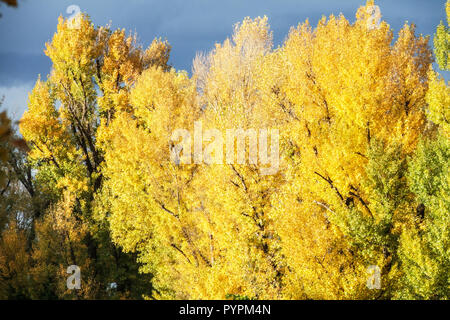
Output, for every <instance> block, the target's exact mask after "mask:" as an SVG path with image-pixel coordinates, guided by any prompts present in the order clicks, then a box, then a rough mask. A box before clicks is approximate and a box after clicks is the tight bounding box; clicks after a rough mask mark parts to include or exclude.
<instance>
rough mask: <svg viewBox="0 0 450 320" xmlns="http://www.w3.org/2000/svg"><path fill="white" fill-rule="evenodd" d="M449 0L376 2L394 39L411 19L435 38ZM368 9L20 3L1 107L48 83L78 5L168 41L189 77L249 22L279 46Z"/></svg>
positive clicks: (5, 51) (18, 107)
mask: <svg viewBox="0 0 450 320" xmlns="http://www.w3.org/2000/svg"><path fill="white" fill-rule="evenodd" d="M445 1H446V0H395V1H393V0H376V1H375V3H376V4H377V5H379V6H380V8H381V13H382V15H383V19H384V20H386V21H387V22H388V23H389V24H390V25H391V27H392V28H393V29H394V32H395V33H397V32H398V31H399V30H400V28H401V27H402V25H403V24H404V23H405V21H409V22H413V23H415V24H416V25H417V31H418V33H423V34H429V35H433V33H434V30H435V28H436V26H437V25H438V24H439V21H440V20H445V9H444V7H445ZM363 4H365V0H340V1H336V0H227V1H225V0H222V1H218V0H165V1H155V0H127V1H124V0H121V1H119V0H69V1H66V0H19V7H18V8H8V7H5V6H4V5H2V6H1V7H0V12H1V13H2V15H3V16H2V17H1V18H0V43H1V46H0V97H1V96H2V95H5V102H4V106H6V107H7V109H8V112H9V114H10V115H11V116H12V117H13V118H15V119H19V118H20V116H21V115H22V113H23V111H24V110H25V108H26V101H27V94H28V92H29V91H30V90H31V88H32V86H33V84H34V82H35V81H36V79H37V76H38V74H41V75H42V78H43V79H45V78H46V75H47V74H48V72H49V70H50V60H49V59H48V58H47V57H46V56H45V55H44V54H43V49H44V45H45V42H47V41H49V40H50V39H51V38H52V36H53V34H54V32H55V31H56V24H57V18H58V16H59V15H63V16H65V17H69V16H70V14H68V13H67V12H66V10H67V8H68V7H69V6H70V5H77V6H79V7H80V9H81V11H83V12H86V13H88V14H89V15H90V16H91V18H92V20H93V22H94V23H95V24H96V25H105V24H107V23H108V22H110V21H111V22H112V27H113V28H119V27H120V28H125V29H126V30H130V31H136V32H137V33H138V36H139V38H140V41H141V43H142V44H143V45H144V46H147V45H148V44H150V42H151V41H152V40H153V38H155V37H162V38H167V40H168V41H169V42H170V44H171V45H172V54H171V59H170V63H171V64H172V65H173V66H174V67H175V68H177V69H185V70H188V71H190V70H191V62H192V59H193V58H194V56H195V53H196V52H197V51H206V50H210V49H212V48H213V47H214V43H216V42H222V41H223V40H225V39H226V38H227V37H228V36H230V35H231V32H232V26H233V24H235V23H236V22H239V21H241V20H242V19H243V18H244V17H246V16H250V17H257V16H263V15H267V16H268V18H269V23H270V25H271V28H272V30H273V33H274V41H275V45H276V46H277V45H279V44H281V43H282V41H283V40H284V38H285V37H286V35H287V33H288V31H289V28H290V27H291V26H296V25H297V24H298V23H300V22H303V21H304V20H305V19H306V18H309V19H310V22H311V24H312V25H315V24H316V23H317V21H318V20H319V19H320V17H321V16H322V15H330V14H332V13H333V14H336V15H337V14H339V13H341V12H342V13H343V14H344V15H345V16H346V17H347V19H349V20H350V21H354V19H355V13H356V10H357V8H358V7H359V6H360V5H363ZM446 78H447V79H449V77H448V73H447V75H446Z"/></svg>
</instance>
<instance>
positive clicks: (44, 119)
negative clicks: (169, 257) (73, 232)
mask: <svg viewBox="0 0 450 320" xmlns="http://www.w3.org/2000/svg"><path fill="white" fill-rule="evenodd" d="M76 19H77V21H76V22H77V23H79V25H78V26H74V25H72V24H69V23H68V21H66V20H64V19H63V18H60V19H59V23H58V28H57V32H56V33H55V35H54V37H53V39H52V41H51V42H50V43H48V44H47V46H46V51H45V53H46V54H47V56H49V58H50V59H51V60H52V62H53V69H52V74H51V75H50V77H49V78H48V80H47V81H45V82H44V81H42V80H40V79H38V80H37V82H36V85H35V87H34V89H33V91H32V93H31V94H30V97H29V104H28V110H27V111H26V112H25V114H24V116H23V118H22V119H21V121H20V131H21V133H22V135H23V137H24V139H25V140H26V141H27V143H28V145H29V147H30V152H29V159H30V162H31V164H32V166H33V168H34V169H36V170H37V173H36V181H37V183H38V184H39V185H40V186H42V188H43V189H44V191H45V193H46V194H49V195H50V199H51V204H53V205H55V206H58V203H61V201H62V200H63V198H64V194H65V193H67V192H69V193H70V195H71V197H72V198H73V199H72V198H71V199H72V200H71V210H65V209H64V210H65V212H66V213H67V214H69V215H73V218H74V219H76V220H77V221H78V223H81V224H82V226H83V227H86V231H85V232H84V233H83V234H84V238H83V239H82V240H81V242H82V243H84V244H86V246H85V247H83V248H84V249H85V250H87V254H88V256H89V259H90V261H91V263H93V264H94V266H93V268H94V270H95V273H94V274H95V281H96V283H98V284H100V285H101V288H100V290H99V291H97V292H95V293H93V294H94V295H93V296H90V297H91V298H94V297H104V296H106V297H107V296H108V295H109V293H108V292H106V288H107V287H108V286H109V283H111V282H117V285H118V291H119V293H120V292H121V294H123V295H124V296H126V295H128V294H131V296H133V297H140V295H141V293H142V292H132V291H133V290H132V288H133V287H135V286H136V288H138V287H139V288H141V289H142V288H144V287H143V286H141V285H140V284H139V283H140V281H148V279H147V277H139V276H138V274H137V268H138V267H137V265H136V262H133V258H132V256H129V255H126V254H124V253H123V252H122V251H121V250H120V248H118V247H116V246H115V245H113V244H112V243H111V240H110V237H109V231H108V226H107V223H105V222H102V221H96V220H95V219H94V208H95V207H96V202H95V195H96V194H97V192H99V190H100V189H101V185H102V179H103V175H102V172H101V165H102V163H103V157H104V155H103V150H102V146H101V144H100V143H99V142H98V139H97V136H98V134H99V133H100V132H101V131H102V130H106V127H107V126H108V125H109V123H110V121H111V120H112V119H113V118H114V115H115V113H116V112H117V111H122V110H125V109H126V108H127V106H128V102H127V99H128V92H129V90H130V88H131V86H132V84H133V83H134V80H135V79H136V77H137V76H138V75H139V74H140V73H141V72H142V71H143V70H144V69H146V68H148V67H149V66H151V65H161V66H162V67H163V68H166V69H167V68H168V66H167V61H168V55H169V51H170V47H169V46H168V44H167V43H166V42H162V41H160V40H155V41H154V42H153V43H152V45H151V46H150V47H149V48H148V49H147V50H145V51H144V50H143V49H142V48H141V47H140V46H139V45H138V44H137V43H136V37H135V36H126V35H125V31H124V30H116V31H111V30H110V29H108V28H104V27H100V28H96V27H94V25H93V24H92V23H91V21H90V19H89V18H88V17H87V16H86V15H79V16H78V17H77V18H76ZM97 88H98V90H97ZM58 106H59V108H58ZM54 210H59V209H58V208H56V209H54ZM42 219H43V220H44V221H46V218H45V217H42ZM44 224H45V222H44ZM49 232H53V231H51V229H49ZM42 263H43V264H44V265H45V262H42ZM48 263H49V265H53V266H57V267H58V268H56V269H58V270H59V269H61V266H64V265H65V263H66V261H65V260H63V259H62V260H51V261H48ZM66 267H67V266H66ZM56 269H55V270H56ZM127 273H129V274H128V275H127V276H124V274H127ZM128 276H129V278H130V279H134V281H130V280H127V278H128ZM118 279H121V280H118ZM116 280H117V281H116ZM145 291H146V290H145V289H144V292H145ZM147 291H148V290H147Z"/></svg>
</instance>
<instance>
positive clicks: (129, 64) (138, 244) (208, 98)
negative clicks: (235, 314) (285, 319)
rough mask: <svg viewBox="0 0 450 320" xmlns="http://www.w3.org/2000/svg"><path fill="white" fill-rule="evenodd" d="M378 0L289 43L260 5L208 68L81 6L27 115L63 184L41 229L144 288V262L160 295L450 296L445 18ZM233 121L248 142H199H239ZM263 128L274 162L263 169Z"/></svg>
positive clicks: (305, 29) (51, 178)
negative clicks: (437, 51) (438, 44)
mask: <svg viewBox="0 0 450 320" xmlns="http://www.w3.org/2000/svg"><path fill="white" fill-rule="evenodd" d="M370 6H373V2H371V1H369V2H368V4H367V5H366V6H365V7H361V8H360V9H359V10H358V12H357V15H356V17H357V19H356V21H355V22H353V23H351V22H349V21H348V20H347V19H346V18H345V17H344V16H342V15H341V16H338V17H336V16H330V17H329V18H325V17H324V18H322V19H321V20H320V21H319V22H318V24H317V26H316V27H313V26H311V25H310V24H309V22H308V21H306V22H305V23H302V24H300V25H299V26H298V27H296V28H293V29H292V30H291V31H290V33H289V35H288V37H287V38H286V41H285V42H284V43H283V44H282V46H280V47H279V48H276V49H274V48H273V44H272V34H271V31H270V28H269V25H268V21H267V18H266V17H264V18H256V19H250V18H246V19H244V21H243V22H242V23H240V24H237V25H236V26H235V29H234V34H233V36H232V38H230V39H227V40H226V41H224V42H223V43H222V44H217V45H216V47H215V48H214V49H213V50H212V51H211V52H210V53H208V54H202V55H199V56H198V57H197V58H196V59H195V60H194V63H193V75H192V77H190V76H189V75H188V74H187V73H186V72H184V71H176V70H174V69H173V68H171V67H169V66H168V64H167V63H168V57H169V52H170V46H169V45H168V43H167V42H163V41H160V40H155V41H154V42H153V43H152V45H151V46H150V47H149V48H148V49H147V50H143V49H142V48H141V47H140V46H139V45H138V44H137V43H136V38H135V37H132V36H130V37H128V36H126V34H125V31H123V30H116V31H112V30H109V29H108V28H104V27H94V26H93V24H92V22H91V21H90V20H89V18H88V17H87V16H83V17H82V19H81V20H80V28H79V29H71V28H68V27H67V23H66V21H64V20H62V19H61V20H60V21H59V24H58V31H57V33H56V34H55V36H54V38H53V40H52V42H51V43H49V44H48V45H47V50H46V53H47V55H48V56H49V57H50V58H51V60H52V62H53V71H52V74H51V76H50V77H49V78H48V80H46V81H41V80H38V82H37V83H36V87H35V89H34V90H33V92H32V93H31V94H30V99H29V107H28V111H27V112H26V113H25V115H24V117H23V119H22V121H21V126H20V129H21V133H22V134H23V136H24V138H25V139H26V140H27V142H28V143H29V146H30V148H31V151H30V153H29V160H30V162H31V163H32V165H33V167H34V168H35V169H36V172H37V174H36V180H37V183H40V184H42V185H44V186H45V187H46V188H45V190H46V192H48V193H49V194H51V198H52V204H53V205H52V206H51V207H50V208H49V209H48V212H49V213H47V215H48V217H49V218H45V219H43V222H42V223H41V224H38V226H39V228H38V230H37V232H38V233H39V232H40V233H41V236H39V237H38V238H36V239H35V240H34V241H35V242H36V244H35V248H36V250H37V252H40V255H36V256H39V257H41V258H42V259H43V260H42V261H41V262H40V265H44V262H43V261H45V260H46V259H47V258H46V257H48V256H49V253H48V251H47V249H45V248H46V246H47V244H48V246H50V247H51V246H57V242H56V241H52V238H51V237H48V236H47V237H45V236H44V235H48V234H51V233H52V232H53V231H52V228H53V229H54V232H56V233H57V234H58V235H59V236H60V237H61V239H63V240H62V241H63V242H64V243H65V244H66V245H67V246H68V248H75V249H76V252H74V253H73V256H65V255H64V253H61V256H62V257H64V258H65V259H60V260H57V261H52V262H51V263H53V264H55V265H58V266H59V265H63V264H64V263H66V262H65V261H69V260H71V259H72V260H73V259H76V260H77V261H80V264H83V265H84V266H85V268H87V269H88V270H91V271H92V272H91V273H88V275H87V281H90V283H92V284H93V287H95V285H94V284H96V283H102V281H106V279H108V281H109V282H113V281H114V282H117V283H118V286H119V288H126V289H124V290H128V292H130V291H133V290H136V291H135V292H138V291H139V290H140V289H136V288H140V283H141V282H140V281H141V280H142V279H141V278H139V277H137V276H133V279H135V280H136V281H135V282H132V283H131V284H130V282H126V281H125V280H124V281H123V283H121V282H120V281H119V280H117V278H120V279H127V276H129V275H127V274H126V273H125V274H123V273H121V272H123V270H124V269H126V268H128V269H126V270H135V269H136V266H137V263H139V264H140V272H141V274H151V275H152V280H151V284H152V286H153V288H154V290H153V291H152V295H153V297H156V298H186V299H225V298H226V297H230V296H234V297H247V298H259V299H343V298H346V299H371V298H385V299H390V298H411V297H412V298H443V297H448V291H447V290H446V289H445V286H446V284H445V283H446V280H447V279H448V272H447V271H448V259H449V256H448V237H447V236H446V235H448V219H449V217H448V212H449V210H447V209H448V206H449V194H448V139H446V138H445V134H446V132H447V131H446V130H448V128H447V125H448V121H446V119H447V117H446V116H445V114H446V113H448V99H449V93H448V90H449V89H448V85H447V84H446V83H445V82H444V81H443V80H441V79H439V76H438V75H437V74H435V73H434V72H433V71H432V70H431V62H432V59H433V58H432V51H431V49H430V48H429V45H428V38H427V37H423V36H417V35H416V34H415V30H414V26H412V25H407V24H406V25H405V26H404V27H403V29H402V30H401V31H400V32H399V34H398V37H394V35H393V32H392V30H391V29H390V27H389V25H388V24H387V23H386V22H385V21H380V23H379V24H377V27H376V28H369V27H368V18H369V16H368V15H367V14H366V13H367V9H368V8H369V7H370ZM59 105H60V107H59ZM426 110H428V111H426ZM427 113H428V114H427ZM427 116H428V117H430V118H427ZM430 120H431V121H433V122H431V121H430ZM200 123H201V125H202V128H201V130H200V131H198V130H197V131H195V129H194V131H193V132H190V131H189V130H183V131H179V129H180V128H182V129H188V128H193V127H194V126H195V125H197V126H198V124H200ZM230 128H231V129H232V128H236V129H238V128H239V129H241V131H238V132H236V131H235V132H234V136H232V138H233V139H230V140H232V141H231V142H232V143H230V145H233V147H232V151H233V153H234V151H235V148H234V147H235V143H234V142H235V141H234V138H237V139H236V140H237V144H236V147H237V153H238V156H239V155H240V156H241V160H242V158H243V159H245V161H229V162H227V163H225V164H217V163H223V161H222V162H220V161H216V162H214V161H210V162H209V161H208V163H204V161H196V160H199V159H198V153H197V154H196V153H195V150H196V149H197V151H198V150H200V153H201V155H202V156H206V157H207V158H208V159H209V160H214V159H216V160H217V159H219V160H220V159H222V160H223V159H224V158H223V157H222V158H217V156H219V155H222V156H223V155H226V153H225V152H224V150H223V141H222V140H223V139H222V140H221V137H222V134H223V133H225V132H226V130H227V129H230ZM265 128H273V129H276V131H277V135H276V137H274V133H275V130H274V131H272V132H271V133H272V134H271V138H270V143H269V141H268V139H267V138H268V137H267V136H266V140H264V139H260V138H261V137H260V136H261V132H262V131H263V130H264V129H265ZM446 128H447V129H446ZM197 129H198V128H197ZM177 130H178V131H177ZM199 132H200V133H201V134H205V133H207V142H208V143H209V144H207V145H206V146H207V148H206V149H204V147H205V145H202V144H200V147H198V146H197V147H196V146H195V139H196V136H198V135H199ZM174 133H175V137H174ZM256 133H259V134H260V135H259V137H258V136H257V135H256ZM266 133H267V132H266ZM278 133H279V136H278ZM447 134H448V133H447ZM180 138H181V139H182V141H181V142H180ZM246 140H248V141H249V145H246V144H245V141H246ZM192 141H194V145H193V144H192ZM220 141H222V144H220V143H219V142H220ZM251 141H253V142H256V143H254V144H253V145H252V143H251ZM255 145H258V146H259V147H261V146H265V147H267V149H268V150H269V151H271V152H269V154H266V159H265V160H268V161H267V162H268V163H269V164H270V165H271V166H272V167H276V170H274V172H273V173H271V174H267V175H264V174H261V172H260V171H259V169H260V168H259V167H258V163H259V162H260V161H261V159H256V161H255V152H254V151H255V150H254V147H255ZM275 145H276V150H274V149H273V148H272V147H274V146H275ZM239 148H241V149H240V151H239ZM271 148H272V149H271ZM171 150H172V152H170V151H171ZM192 151H194V157H193V158H192V157H191V158H190V161H181V159H182V157H184V156H189V157H190V156H191V155H192ZM227 151H228V150H227ZM259 151H260V153H259V154H258V155H259V157H261V150H259ZM275 151H276V152H275ZM278 152H279V157H278ZM272 156H273V157H272ZM196 157H197V159H196ZM275 157H276V159H275ZM272 158H273V159H272ZM246 159H250V160H252V159H253V161H246ZM278 159H279V160H280V161H279V163H278V162H276V163H275V160H277V161H278ZM174 160H175V161H174ZM177 160H179V161H177ZM202 160H204V159H202ZM272 160H274V162H272ZM427 164H430V165H431V168H433V169H432V170H433V173H432V174H428V173H427V172H428V171H427V170H429V168H430V166H428V167H427ZM430 183H431V185H430ZM419 207H420V208H422V209H421V210H422V211H423V212H422V214H421V218H420V219H419V218H418V217H417V212H418V211H417V210H418V208H419ZM52 219H53V220H52ZM55 219H56V220H55ZM51 221H56V222H57V223H54V224H52V223H50V222H51ZM69 229H70V230H72V229H73V230H72V231H70V232H69ZM74 230H75V231H74ZM76 230H78V231H76ZM65 235H68V236H70V237H67V236H65ZM42 239H49V240H48V243H46V244H45V246H44V244H43V243H41V244H39V242H40V241H42ZM122 250H123V251H122ZM68 252H70V250H69V251H68ZM136 256H137V261H136V260H133V259H134V258H135V257H136ZM111 257H117V258H116V259H114V262H112V261H110V260H109V258H111ZM130 257H133V259H130ZM105 261H110V262H109V264H108V263H107V262H105ZM71 263H73V262H71ZM106 265H108V267H109V268H111V269H112V270H115V271H114V272H111V271H108V268H107V267H105V266H106ZM125 266H126V267H125ZM368 266H377V268H378V269H377V270H379V271H380V273H381V284H380V287H379V288H378V287H377V289H376V290H371V289H370V288H367V287H366V282H367V281H366V280H367V274H366V270H367V267H368ZM411 270H413V271H411ZM442 270H444V271H442ZM446 270H447V271H446ZM119 275H120V276H119ZM126 285H127V286H128V287H126ZM101 287H102V286H101V285H99V286H98V288H101ZM119 292H120V290H119ZM139 292H141V291H139ZM142 293H143V294H145V293H144V292H142ZM83 294H84V295H85V296H84V297H89V296H90V295H95V294H97V295H100V296H101V294H102V291H101V289H98V291H96V292H94V290H91V291H89V292H84V293H83ZM124 294H125V293H124ZM146 296H149V295H148V294H147V295H146ZM62 297H70V293H67V292H66V293H63V294H62Z"/></svg>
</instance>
